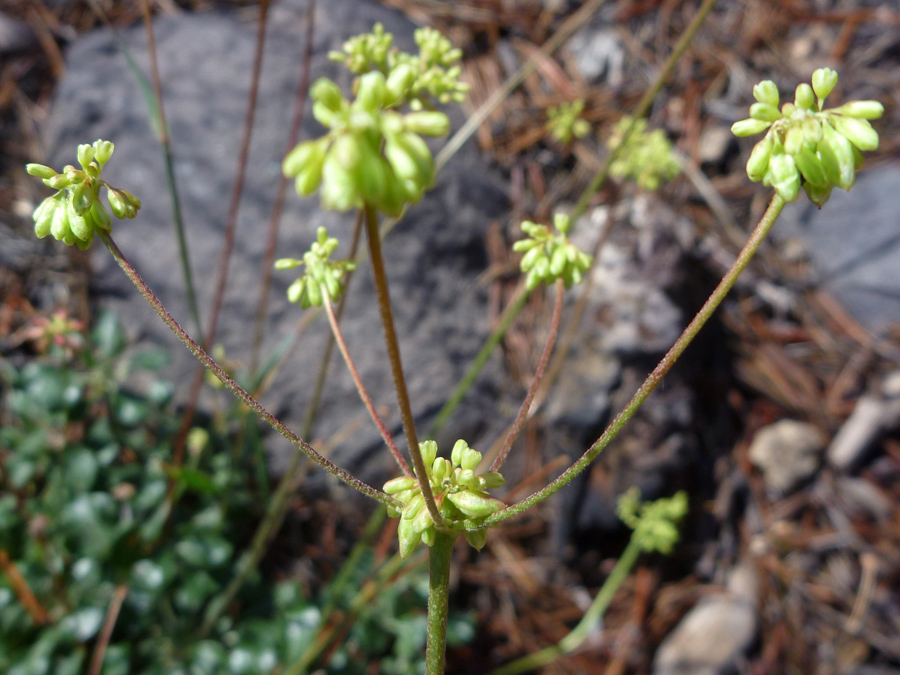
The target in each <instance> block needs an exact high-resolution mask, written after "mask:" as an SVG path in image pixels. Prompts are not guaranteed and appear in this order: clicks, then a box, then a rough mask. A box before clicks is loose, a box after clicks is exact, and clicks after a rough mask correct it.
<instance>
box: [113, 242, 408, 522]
mask: <svg viewBox="0 0 900 675" xmlns="http://www.w3.org/2000/svg"><path fill="white" fill-rule="evenodd" d="M97 234H98V236H99V237H100V238H101V239H102V240H103V243H104V244H106V248H107V249H109V252H110V253H112V255H113V258H115V260H116V262H117V263H118V264H119V267H121V268H122V271H124V272H125V274H126V275H127V276H128V278H129V279H130V280H131V282H132V283H133V284H134V285H135V286H136V287H137V289H138V291H140V293H141V295H143V296H144V299H145V300H146V301H147V302H148V303H149V304H150V306H151V307H152V308H153V310H154V311H155V312H156V313H157V314H158V315H159V317H160V318H161V319H162V320H163V322H164V323H165V324H166V325H167V326H168V327H169V329H171V331H172V332H173V333H175V336H176V337H177V338H178V339H179V340H181V342H182V343H184V345H185V346H186V347H187V348H188V349H189V350H191V353H192V354H193V355H194V356H195V357H197V359H198V360H199V361H200V362H201V363H202V364H203V365H204V366H206V367H207V368H208V369H209V371H210V372H211V373H212V374H213V375H215V376H216V378H218V380H219V381H220V382H221V383H222V384H224V385H225V388H226V389H228V390H229V391H231V392H232V393H233V394H234V395H235V396H237V398H238V399H240V401H241V402H242V403H243V404H244V405H246V406H247V407H248V408H250V410H252V411H253V412H254V413H255V414H256V415H257V417H259V418H260V419H261V420H262V421H263V422H265V423H266V424H268V425H269V426H271V427H272V428H273V429H275V431H277V432H278V433H279V434H281V435H282V436H284V438H285V439H287V440H288V441H289V442H290V443H291V444H292V445H293V446H294V447H295V448H297V449H298V450H300V451H301V452H303V454H305V455H306V456H307V457H309V459H311V460H312V461H313V462H314V463H315V464H317V465H319V466H320V467H322V468H323V469H325V470H326V471H327V472H328V473H330V474H331V475H332V476H334V477H335V478H337V479H338V480H339V481H341V482H342V483H346V484H347V485H349V486H350V487H352V488H354V489H356V490H358V491H359V492H362V493H363V494H364V495H366V496H367V497H371V498H372V499H374V500H376V501H378V502H381V503H382V504H384V505H385V506H392V507H393V508H395V509H396V508H403V504H402V503H400V502H399V501H397V500H396V499H393V498H392V497H389V496H388V495H386V494H384V493H383V492H382V491H381V490H377V489H375V488H373V487H372V486H371V485H368V484H366V483H364V482H362V481H361V480H359V479H358V478H355V477H354V476H351V475H350V474H349V473H347V472H346V471H344V470H343V469H341V468H340V467H338V466H336V465H335V464H333V463H332V462H330V461H328V460H327V459H325V457H323V456H322V455H321V454H319V453H318V452H317V451H316V450H315V448H313V447H312V446H311V445H310V444H309V443H307V442H306V441H304V440H303V439H302V438H300V437H299V436H297V434H295V433H294V432H293V431H291V430H290V429H288V427H287V426H285V424H284V423H283V422H282V421H281V420H279V419H278V418H276V417H275V416H274V415H272V413H270V412H269V411H268V410H266V409H265V408H263V407H262V406H261V405H260V404H259V402H258V401H257V400H256V399H255V398H253V397H252V396H251V395H250V394H248V393H247V392H246V391H244V390H243V389H242V388H241V386H240V385H239V384H238V383H237V382H235V381H234V380H232V379H231V378H230V377H229V376H228V374H227V373H226V372H225V371H224V370H222V369H221V368H220V367H219V364H217V363H216V362H215V360H213V358H212V357H211V356H210V355H209V354H207V353H206V352H205V351H204V350H203V349H202V348H201V347H200V345H198V344H197V343H196V342H195V341H194V340H193V339H192V338H191V336H190V335H188V334H187V333H186V332H185V330H184V329H183V328H182V327H181V326H180V325H179V323H178V322H177V321H175V319H174V318H173V317H172V315H171V314H169V312H168V310H166V308H165V307H164V306H163V304H162V302H160V300H159V298H157V297H156V295H154V293H153V291H151V290H150V288H149V287H148V286H147V284H146V283H144V280H143V279H141V276H140V275H139V274H138V273H137V270H135V269H134V267H132V266H131V263H129V262H128V260H127V259H126V258H125V255H124V254H123V253H122V251H120V250H119V247H118V246H116V243H115V242H114V241H113V240H112V237H111V236H110V235H109V233H108V232H104V231H102V230H98V232H97Z"/></svg>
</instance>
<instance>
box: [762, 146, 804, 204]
mask: <svg viewBox="0 0 900 675" xmlns="http://www.w3.org/2000/svg"><path fill="white" fill-rule="evenodd" d="M769 172H770V174H771V181H772V187H773V188H775V191H776V192H778V194H779V195H780V196H781V198H782V199H783V200H784V201H786V202H792V201H794V200H795V199H797V194H798V193H799V192H800V172H799V171H797V165H796V164H794V158H793V157H791V156H790V155H789V154H787V153H781V154H778V155H772V158H771V159H770V160H769Z"/></svg>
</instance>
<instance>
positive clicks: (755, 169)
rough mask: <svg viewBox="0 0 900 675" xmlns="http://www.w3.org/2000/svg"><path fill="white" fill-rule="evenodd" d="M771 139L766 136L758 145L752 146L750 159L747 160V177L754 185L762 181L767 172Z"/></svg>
mask: <svg viewBox="0 0 900 675" xmlns="http://www.w3.org/2000/svg"><path fill="white" fill-rule="evenodd" d="M772 144H773V143H772V138H771V136H770V135H766V137H765V138H763V139H762V140H761V141H760V142H759V143H757V144H756V145H755V146H753V151H752V152H751V153H750V159H748V160H747V175H748V176H749V177H750V180H752V181H753V182H754V183H757V182H759V181H761V180H762V179H763V177H764V176H765V175H766V172H767V171H768V170H769V157H770V156H771V155H772Z"/></svg>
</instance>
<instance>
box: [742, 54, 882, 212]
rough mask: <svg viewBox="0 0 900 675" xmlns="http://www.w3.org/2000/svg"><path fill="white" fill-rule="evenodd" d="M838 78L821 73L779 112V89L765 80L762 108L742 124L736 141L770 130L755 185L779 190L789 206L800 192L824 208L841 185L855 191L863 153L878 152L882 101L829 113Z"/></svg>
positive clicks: (758, 93) (754, 160)
mask: <svg viewBox="0 0 900 675" xmlns="http://www.w3.org/2000/svg"><path fill="white" fill-rule="evenodd" d="M837 81H838V76H837V73H836V72H834V71H833V70H831V69H830V68H819V69H818V70H816V71H815V72H814V73H813V76H812V86H810V85H809V84H806V83H803V84H800V85H798V86H797V90H796V92H795V94H794V102H793V103H785V104H784V105H782V106H781V109H780V110H779V108H778V105H779V102H780V101H779V96H778V88H777V87H776V86H775V83H774V82H771V81H770V80H765V81H763V82H760V83H759V84H757V85H756V86H755V87H753V97H754V98H755V99H756V101H757V102H756V103H754V104H753V105H751V106H750V118H749V119H745V120H741V121H740V122H736V123H735V124H734V125H733V126H732V127H731V130H732V132H733V133H734V134H735V135H736V136H752V135H754V134H758V133H761V132H763V131H766V130H767V129H768V131H767V133H766V135H765V138H763V139H762V140H761V141H760V142H759V143H757V144H756V146H755V147H754V148H753V152H751V153H750V159H749V161H748V162H747V175H748V176H749V177H750V180H752V181H754V182H756V181H762V182H763V184H764V185H766V186H771V187H773V188H774V189H775V190H776V191H777V192H778V194H779V195H780V196H781V198H782V199H784V200H785V201H786V202H792V201H794V200H795V199H797V196H798V194H799V192H800V187H801V186H802V187H803V189H804V190H805V191H806V194H807V195H808V196H809V198H810V200H811V201H812V202H813V203H814V204H816V205H817V206H819V207H821V206H822V205H823V204H824V203H825V202H827V201H828V198H829V197H830V196H831V190H832V189H833V188H834V187H835V186H837V187H839V188H843V189H844V190H849V189H850V188H851V187H853V184H854V183H855V182H856V171H857V170H858V169H859V167H860V166H861V165H862V152H861V151H863V150H875V149H876V148H877V147H878V133H877V132H876V131H875V129H873V128H872V125H871V124H870V123H869V120H872V119H877V118H879V117H881V115H882V113H883V112H884V106H882V105H881V103H879V102H878V101H850V102H849V103H845V104H844V105H842V106H840V107H838V108H828V109H826V108H825V99H826V98H827V97H828V95H829V94H830V93H831V92H832V91H833V90H834V87H835V85H836V84H837Z"/></svg>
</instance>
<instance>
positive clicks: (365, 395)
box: [310, 279, 413, 476]
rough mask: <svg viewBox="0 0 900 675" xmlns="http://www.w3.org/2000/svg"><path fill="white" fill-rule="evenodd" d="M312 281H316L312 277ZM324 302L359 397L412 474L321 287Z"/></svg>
mask: <svg viewBox="0 0 900 675" xmlns="http://www.w3.org/2000/svg"><path fill="white" fill-rule="evenodd" d="M310 283H315V281H313V280H312V279H311V280H310ZM321 293H322V298H323V303H322V306H323V307H324V308H325V314H326V315H327V316H328V323H329V324H330V325H331V333H332V335H333V336H334V340H335V342H336V343H337V346H338V350H340V352H341V356H343V357H344V362H345V363H346V364H347V370H349V371H350V377H351V378H352V379H353V384H355V385H356V391H358V392H359V397H360V398H361V399H362V401H363V404H365V406H366V410H368V411H369V416H370V417H371V418H372V421H373V422H374V423H375V426H376V427H378V433H380V434H381V438H383V439H384V442H385V444H386V445H387V446H388V448H389V449H390V451H391V454H392V455H393V456H394V459H395V460H396V461H397V465H398V466H399V467H400V470H401V471H402V472H403V473H404V474H406V475H407V476H412V475H413V472H412V470H411V469H410V468H409V464H407V463H406V460H405V459H403V455H401V454H400V451H399V450H398V449H397V444H396V443H394V438H393V436H391V432H390V431H388V429H387V427H386V426H385V425H384V421H382V419H381V417H379V415H378V412H377V411H376V410H375V406H374V405H373V403H372V398H371V397H370V396H369V392H368V391H366V386H365V385H364V384H363V381H362V378H361V377H360V376H359V371H358V370H357V369H356V364H355V363H353V357H351V356H350V350H349V349H347V343H346V342H345V341H344V335H343V333H341V327H340V326H339V325H338V322H337V317H336V316H335V315H334V307H332V306H331V299H330V298H329V297H328V291H326V290H325V288H324V287H322V288H321Z"/></svg>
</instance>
